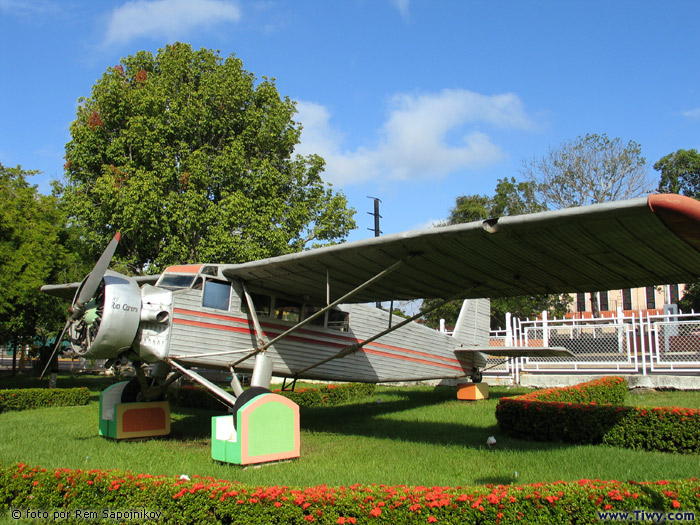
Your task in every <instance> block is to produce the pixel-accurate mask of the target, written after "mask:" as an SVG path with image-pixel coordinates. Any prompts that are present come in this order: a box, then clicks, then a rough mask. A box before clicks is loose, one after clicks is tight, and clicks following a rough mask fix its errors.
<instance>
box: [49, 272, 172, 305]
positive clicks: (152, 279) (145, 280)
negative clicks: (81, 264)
mask: <svg viewBox="0 0 700 525" xmlns="http://www.w3.org/2000/svg"><path fill="white" fill-rule="evenodd" d="M159 277H160V274H158V275H141V276H139V277H133V279H134V280H135V281H136V282H137V283H138V285H139V286H141V285H142V284H156V281H157V280H158V278H159ZM80 284H81V283H66V284H45V285H44V286H42V287H41V291H42V292H44V293H45V294H48V295H53V296H56V297H60V298H61V299H66V300H67V301H71V300H73V297H75V292H76V290H77V289H78V288H79V287H80Z"/></svg>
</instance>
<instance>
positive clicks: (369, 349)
mask: <svg viewBox="0 0 700 525" xmlns="http://www.w3.org/2000/svg"><path fill="white" fill-rule="evenodd" d="M173 311H174V313H176V314H182V315H190V316H193V317H204V318H205V319H216V320H219V321H226V322H231V323H238V324H244V325H245V326H246V328H243V327H236V326H229V325H220V324H214V323H207V322H203V321H193V320H188V319H182V318H179V317H175V318H174V319H173V322H174V323H176V324H185V325H188V326H197V327H200V328H209V329H214V330H222V331H228V332H237V333H245V334H251V335H252V334H253V333H254V329H253V326H252V321H251V320H249V319H246V318H242V317H235V316H231V315H225V314H216V313H211V312H201V311H197V310H186V309H183V308H174V309H173ZM260 324H261V326H262V327H265V328H271V329H272V330H275V331H274V332H273V331H266V330H263V332H264V335H265V336H266V337H269V338H274V337H276V336H278V335H280V334H281V333H283V332H285V331H286V330H288V328H289V327H286V326H280V325H278V324H273V323H269V322H267V323H266V322H261V323H260ZM277 330H279V332H278V331H277ZM296 333H300V334H304V335H312V336H316V337H325V338H329V339H336V340H339V341H342V343H333V342H330V341H320V340H318V339H311V338H308V337H300V336H298V335H288V336H287V337H286V338H287V339H289V340H290V341H294V342H297V343H305V344H310V345H316V346H325V347H331V348H338V349H342V348H345V347H346V346H348V345H349V344H356V343H362V340H360V339H357V338H354V337H349V336H344V335H341V334H333V333H330V334H329V333H326V332H323V333H319V332H315V331H312V330H304V329H299V330H297V331H296ZM380 349H381V350H380ZM382 350H391V351H393V352H402V353H404V354H411V355H412V356H420V357H424V358H427V359H435V360H439V361H445V362H446V363H454V364H459V361H458V360H457V359H450V358H449V357H443V356H437V355H433V354H429V353H427V352H421V351H419V350H411V349H409V348H402V347H398V346H393V345H387V344H384V343H375V342H373V343H369V344H368V345H366V346H365V347H363V348H362V349H361V350H360V351H361V352H364V353H366V354H372V355H377V356H382V357H389V358H393V359H400V360H402V361H410V362H413V363H419V364H423V365H428V366H438V367H441V368H448V369H452V370H459V371H460V372H461V371H462V370H463V369H462V367H461V366H454V365H449V364H443V363H435V362H433V361H428V360H427V359H421V358H419V357H411V356H408V355H397V354H394V353H389V352H383V351H382Z"/></svg>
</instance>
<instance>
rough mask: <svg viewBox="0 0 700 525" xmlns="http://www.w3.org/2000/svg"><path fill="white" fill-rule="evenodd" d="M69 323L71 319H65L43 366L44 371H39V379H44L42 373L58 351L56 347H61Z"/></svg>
mask: <svg viewBox="0 0 700 525" xmlns="http://www.w3.org/2000/svg"><path fill="white" fill-rule="evenodd" d="M70 324H71V320H70V319H68V321H66V324H65V325H63V330H62V331H61V335H60V336H59V337H58V339H56V346H54V348H53V352H51V357H49V360H48V361H46V366H45V367H44V371H43V372H42V373H41V375H40V376H39V380H41V379H44V374H45V373H46V370H48V368H49V366H50V365H51V361H53V358H54V357H55V356H56V353H58V349H59V348H61V343H62V342H63V336H64V335H66V330H68V327H69V326H70Z"/></svg>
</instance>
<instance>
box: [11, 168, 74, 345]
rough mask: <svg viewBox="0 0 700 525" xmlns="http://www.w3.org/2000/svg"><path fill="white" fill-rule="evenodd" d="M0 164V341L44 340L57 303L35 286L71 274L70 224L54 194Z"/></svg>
mask: <svg viewBox="0 0 700 525" xmlns="http://www.w3.org/2000/svg"><path fill="white" fill-rule="evenodd" d="M37 173H38V172H36V171H25V170H23V169H22V168H21V167H20V166H18V167H16V168H6V167H4V166H3V165H2V164H0V202H2V206H0V343H7V342H13V343H15V344H17V345H25V344H38V345H41V344H44V343H45V342H46V339H47V338H49V337H52V336H55V333H56V331H57V330H58V329H59V327H60V325H61V324H62V319H63V313H62V310H63V307H62V305H60V303H59V301H58V300H57V299H55V298H51V297H46V296H45V295H43V294H42V293H41V292H40V291H39V288H40V287H41V286H42V285H43V284H46V283H47V282H55V281H56V280H59V279H61V280H63V279H64V277H69V278H72V277H74V271H73V270H74V268H73V267H74V266H75V265H76V264H77V261H76V259H75V258H74V256H73V255H72V254H71V250H70V236H71V230H69V229H67V228H66V222H65V216H64V214H63V213H62V211H61V209H60V208H59V204H58V201H57V199H56V197H54V196H46V195H41V194H40V193H39V192H38V191H37V188H36V186H32V185H30V184H29V182H28V181H27V178H28V177H30V176H32V175H35V174H37Z"/></svg>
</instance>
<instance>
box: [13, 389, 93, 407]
mask: <svg viewBox="0 0 700 525" xmlns="http://www.w3.org/2000/svg"><path fill="white" fill-rule="evenodd" d="M88 401H90V391H89V390H88V389H87V388H85V387H80V388H19V389H7V390H0V412H5V411H7V410H28V409H30V408H39V407H47V406H48V407H65V406H77V405H87V404H88Z"/></svg>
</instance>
